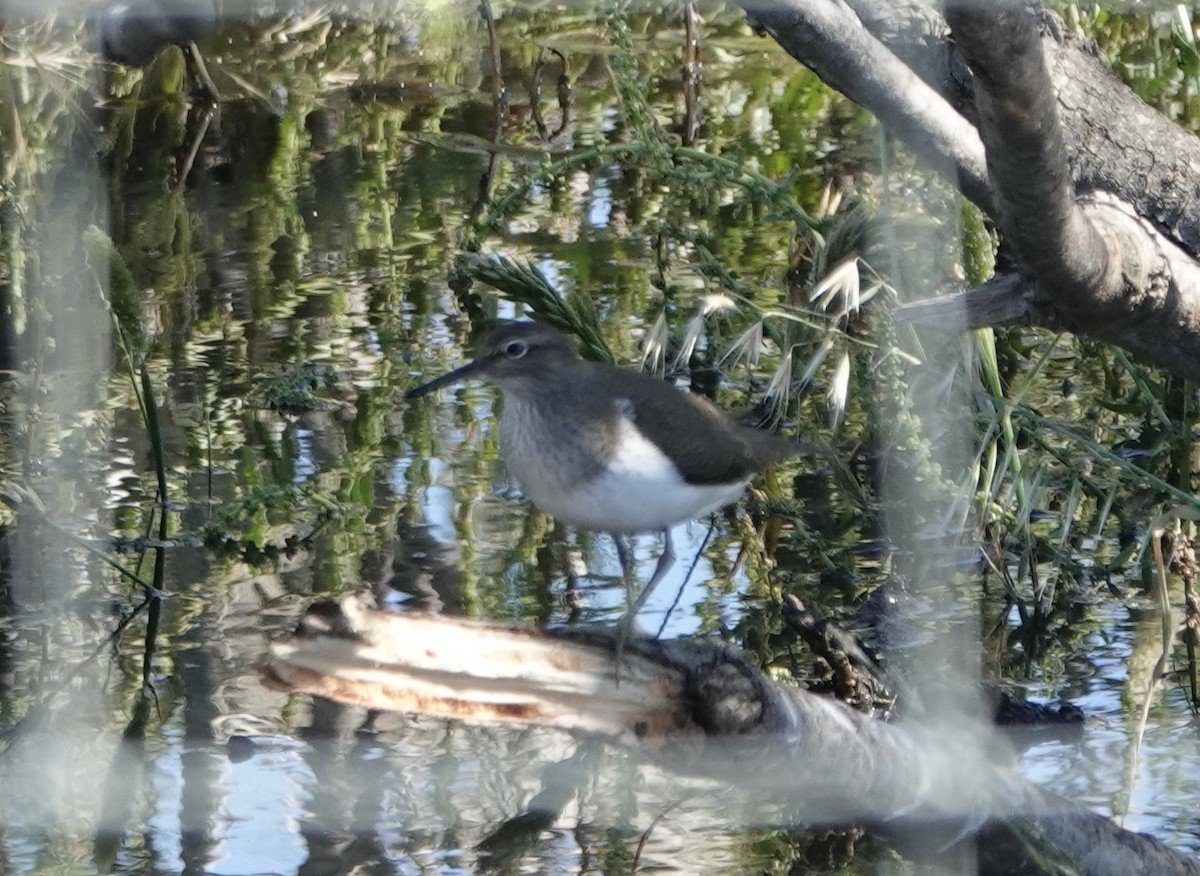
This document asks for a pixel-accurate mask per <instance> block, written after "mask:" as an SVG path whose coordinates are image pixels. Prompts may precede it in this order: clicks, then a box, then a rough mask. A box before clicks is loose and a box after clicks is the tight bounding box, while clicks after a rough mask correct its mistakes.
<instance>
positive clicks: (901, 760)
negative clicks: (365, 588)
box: [264, 597, 1200, 876]
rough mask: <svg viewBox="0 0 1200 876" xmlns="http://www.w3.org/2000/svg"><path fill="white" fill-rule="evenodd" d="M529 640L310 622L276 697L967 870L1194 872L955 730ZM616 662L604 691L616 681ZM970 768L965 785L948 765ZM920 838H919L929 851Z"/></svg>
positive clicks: (276, 651) (745, 667)
mask: <svg viewBox="0 0 1200 876" xmlns="http://www.w3.org/2000/svg"><path fill="white" fill-rule="evenodd" d="M615 645H616V639H615V637H614V636H613V635H610V634H609V633H607V632H604V631H590V630H580V629H578V628H574V629H569V630H564V631H560V632H553V633H551V632H533V631H527V630H511V629H504V628H500V627H496V626H487V625H482V624H474V623H471V622H468V621H463V620H455V619H451V618H444V617H428V616H420V615H396V614H387V613H384V612H378V611H373V610H371V609H368V608H366V607H365V606H364V605H363V604H362V603H361V602H360V601H358V600H356V599H354V598H352V597H351V598H347V599H346V600H343V602H342V603H341V604H340V606H317V607H314V608H313V609H310V611H309V614H308V615H307V616H306V617H305V619H304V621H303V622H302V624H301V627H300V629H299V631H298V632H297V634H296V635H295V636H293V637H291V638H290V639H288V640H286V641H283V642H279V643H277V644H276V645H275V646H274V647H273V648H272V653H271V657H270V660H269V661H268V663H267V665H266V667H265V669H264V674H265V676H266V678H267V679H268V681H270V682H271V683H272V684H274V685H278V686H282V687H284V688H286V689H289V690H295V691H301V692H306V693H311V694H316V695H318V696H322V697H328V698H332V699H336V700H339V701H341V702H348V703H355V704H358V705H363V706H367V707H369V708H376V709H395V710H400V711H405V712H411V713H416V714H423V715H432V716H438V717H446V718H456V719H461V720H466V721H472V722H476V723H485V724H492V723H509V724H518V725H524V726H540V727H554V728H558V729H561V730H565V731H567V732H570V733H573V734H575V735H577V736H579V737H581V738H586V739H602V740H605V741H609V742H614V743H618V744H620V745H623V746H626V747H628V748H631V749H633V750H635V751H637V752H639V753H640V754H642V755H643V756H645V757H649V758H653V759H654V760H656V761H658V762H661V763H663V764H664V765H666V766H667V767H668V768H671V769H674V770H676V771H679V772H684V773H688V774H690V775H698V776H704V777H710V778H716V779H719V780H721V781H722V782H727V783H731V784H734V785H736V786H739V787H742V788H746V789H749V790H752V791H754V792H756V793H757V794H759V795H761V796H762V797H763V798H766V799H770V800H777V801H782V802H786V803H787V804H788V808H789V811H792V812H797V813H799V815H800V817H801V818H803V819H804V820H805V821H807V822H809V823H813V824H846V823H852V822H858V823H867V824H873V825H875V826H876V829H877V830H878V831H880V832H881V833H882V834H884V835H887V836H890V837H894V838H896V841H897V842H898V844H899V846H900V847H901V848H902V849H905V850H907V851H912V850H913V849H915V848H917V847H919V845H922V844H923V845H925V846H926V847H927V848H928V847H930V846H933V847H935V848H941V847H944V846H947V845H951V844H955V843H958V844H963V843H974V845H975V848H976V850H977V852H978V861H979V864H980V872H981V873H1028V872H1051V871H1048V870H1046V869H1045V866H1046V865H1047V864H1048V863H1053V864H1054V865H1055V866H1057V867H1059V868H1060V869H1059V870H1056V871H1054V872H1067V871H1068V870H1065V869H1062V868H1063V867H1064V866H1069V868H1070V870H1069V871H1070V872H1078V873H1084V874H1096V876H1109V874H1112V876H1117V874H1121V876H1137V874H1147V876H1149V874H1172V873H1177V874H1200V865H1198V864H1197V863H1196V862H1195V861H1192V860H1191V859H1189V858H1186V857H1184V856H1182V855H1178V854H1176V853H1175V852H1173V851H1171V850H1170V849H1168V848H1167V847H1166V846H1164V845H1163V844H1162V843H1160V842H1158V841H1157V840H1154V839H1152V838H1151V837H1148V836H1145V835H1144V834H1138V833H1133V832H1131V831H1126V830H1122V829H1121V828H1118V827H1117V826H1116V825H1115V824H1113V823H1112V822H1111V821H1110V820H1108V819H1106V818H1103V817H1102V816H1099V815H1097V814H1095V813H1093V812H1090V811H1088V810H1086V809H1084V808H1083V807H1080V806H1077V805H1075V804H1073V803H1071V802H1069V801H1067V800H1063V799H1061V798H1058V797H1056V796H1054V795H1052V794H1048V793H1046V792H1043V791H1040V790H1039V789H1037V788H1036V787H1034V786H1032V785H1030V784H1029V783H1027V782H1025V781H1023V780H1021V779H1020V778H1018V777H1017V776H1015V775H1013V774H1012V773H1010V772H1009V771H1008V770H1007V769H1006V768H1005V767H1003V766H1001V765H999V764H997V763H996V762H995V759H993V758H989V757H988V756H987V755H988V753H989V751H990V750H991V748H990V746H993V745H994V744H995V743H994V742H991V741H989V740H988V739H987V736H988V734H987V733H986V732H980V731H979V728H976V727H971V728H966V729H965V730H958V731H957V732H956V731H955V729H954V728H938V729H936V730H926V731H923V730H922V729H921V728H918V727H908V728H904V727H899V726H897V725H895V724H888V723H884V722H882V721H876V720H872V719H870V718H868V717H866V716H865V715H863V714H861V713H859V712H856V711H853V710H852V709H850V708H849V707H847V706H845V705H843V704H841V703H839V702H835V701H833V700H829V699H826V698H823V697H818V696H814V695H812V694H809V693H807V692H806V691H803V690H800V689H799V688H796V687H792V686H788V685H782V684H778V683H776V682H774V681H772V680H770V679H768V678H767V677H766V676H764V675H763V674H762V673H760V672H759V671H758V670H757V669H755V668H754V666H753V665H752V664H751V663H750V662H749V660H748V659H747V658H746V657H745V656H744V655H743V654H742V653H741V652H739V651H737V650H736V649H734V648H731V647H729V646H727V645H724V644H722V643H719V642H715V641H713V640H688V639H675V640H671V641H658V640H635V641H632V642H627V643H625V647H624V648H623V650H622V655H621V657H620V658H617V656H616V648H615ZM618 659H620V672H619V677H620V683H619V684H618V683H617V678H618V672H617V669H618V666H617V660H618ZM964 763H970V765H971V768H970V770H964V769H963V768H962V767H963V764H964ZM931 836H932V837H934V838H933V839H931Z"/></svg>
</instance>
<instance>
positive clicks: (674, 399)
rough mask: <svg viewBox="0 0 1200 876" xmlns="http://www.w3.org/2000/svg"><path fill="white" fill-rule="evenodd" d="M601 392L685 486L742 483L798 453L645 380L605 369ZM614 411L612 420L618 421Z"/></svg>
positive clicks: (693, 397) (703, 403)
mask: <svg viewBox="0 0 1200 876" xmlns="http://www.w3.org/2000/svg"><path fill="white" fill-rule="evenodd" d="M604 375H605V382H606V384H607V388H608V389H609V390H610V391H611V392H612V394H613V395H614V396H616V397H618V398H620V397H625V398H628V400H629V404H628V405H625V406H624V410H625V411H626V412H629V413H632V416H633V421H634V425H635V426H637V428H638V430H639V431H641V432H642V434H644V435H645V436H646V437H647V438H649V439H650V440H651V441H653V442H654V443H655V444H657V445H658V446H659V447H661V448H662V449H663V451H664V452H665V453H666V455H667V456H668V457H669V458H670V459H671V461H672V462H673V463H674V464H675V467H676V468H677V469H678V470H679V473H680V475H681V476H682V477H683V479H684V480H685V481H687V482H688V483H690V484H727V483H733V482H735V481H740V480H744V479H745V478H748V477H750V476H751V475H753V474H754V473H755V472H757V471H759V470H760V469H763V468H766V467H767V466H768V465H770V464H771V463H774V462H779V461H780V460H783V459H787V458H788V457H791V456H795V455H796V454H797V453H799V452H800V448H799V447H798V446H797V445H794V444H793V443H792V442H790V441H788V440H787V439H785V438H781V437H779V436H777V435H772V434H770V433H768V432H760V431H758V430H756V429H750V428H747V427H746V426H742V425H739V424H738V423H735V422H734V421H733V420H731V419H730V418H729V417H728V416H727V415H726V414H725V413H724V412H723V411H721V410H720V409H718V408H717V407H715V406H714V405H712V404H710V403H709V402H708V401H707V400H705V399H703V398H701V397H700V396H698V395H694V394H693V393H690V392H686V391H684V390H681V389H679V388H678V387H675V386H672V385H671V384H670V383H667V382H666V381H663V380H658V379H657V378H654V377H651V376H649V375H644V374H637V373H634V372H629V371H621V370H618V369H607V368H606V369H605V370H604ZM620 413H621V411H617V412H616V413H615V414H614V415H619V414H620Z"/></svg>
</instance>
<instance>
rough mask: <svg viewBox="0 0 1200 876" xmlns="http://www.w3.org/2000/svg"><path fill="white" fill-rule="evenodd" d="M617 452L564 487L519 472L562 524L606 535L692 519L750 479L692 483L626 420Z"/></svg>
mask: <svg viewBox="0 0 1200 876" xmlns="http://www.w3.org/2000/svg"><path fill="white" fill-rule="evenodd" d="M616 446H617V453H616V454H615V455H614V456H613V457H612V459H610V460H609V463H608V465H607V467H606V468H605V469H604V470H603V471H602V472H601V473H600V474H598V475H596V476H594V477H592V478H588V479H581V480H579V481H575V482H571V483H564V482H561V481H559V480H558V479H554V478H547V477H545V476H544V475H545V472H533V471H530V472H526V473H525V476H522V475H521V474H520V473H517V480H518V481H519V482H520V483H521V487H522V489H523V490H524V491H525V493H526V494H527V495H528V496H529V498H530V499H531V500H533V503H534V504H535V505H537V506H538V507H539V508H541V509H542V510H543V511H545V512H546V513H547V514H550V515H551V516H553V517H555V518H557V519H558V520H560V521H562V522H563V523H567V524H569V525H571V526H577V527H579V528H581V529H591V530H598V531H603V532H630V533H632V532H649V531H652V530H658V529H664V528H666V527H668V526H672V525H674V524H676V523H682V522H684V521H686V520H694V519H696V518H697V517H702V516H704V515H705V514H708V513H709V512H711V511H715V510H717V509H718V508H721V507H724V506H725V505H728V504H729V503H730V502H733V501H736V500H737V498H738V497H739V496H741V495H742V491H743V490H745V488H746V484H747V483H748V482H749V478H747V479H745V480H740V481H735V482H733V483H728V484H706V485H697V484H689V483H688V482H687V481H685V480H684V479H683V478H682V477H680V475H679V472H678V471H676V469H675V466H674V465H673V464H672V463H671V460H670V459H668V458H667V456H666V455H665V454H664V453H663V452H662V451H661V450H659V449H658V447H656V446H655V445H654V444H653V443H652V442H651V441H648V440H647V439H646V438H644V437H643V436H642V434H641V433H640V432H638V431H637V429H636V428H634V426H633V424H632V423H629V422H628V421H624V420H623V421H622V423H621V435H620V438H619V440H618V441H617V443H616Z"/></svg>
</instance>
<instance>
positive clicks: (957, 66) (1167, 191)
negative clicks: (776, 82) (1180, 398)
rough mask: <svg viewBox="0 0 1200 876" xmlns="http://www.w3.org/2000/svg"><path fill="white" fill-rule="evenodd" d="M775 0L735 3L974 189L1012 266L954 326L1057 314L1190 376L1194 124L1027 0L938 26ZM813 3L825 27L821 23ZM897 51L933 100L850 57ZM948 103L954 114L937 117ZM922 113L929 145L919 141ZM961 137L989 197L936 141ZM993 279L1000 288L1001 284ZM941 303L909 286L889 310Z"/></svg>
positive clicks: (908, 6) (1195, 342)
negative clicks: (917, 105)
mask: <svg viewBox="0 0 1200 876" xmlns="http://www.w3.org/2000/svg"><path fill="white" fill-rule="evenodd" d="M786 3H788V4H789V5H786V6H784V7H780V8H777V9H776V11H774V12H770V11H767V10H765V9H763V8H760V7H759V6H758V5H756V4H754V3H752V2H750V0H747V4H748V5H747V9H748V12H747V14H748V16H749V18H750V20H751V21H752V22H753V23H756V24H763V25H764V27H765V29H766V30H767V31H768V32H769V33H770V34H771V35H772V36H773V37H774V38H775V39H776V40H777V41H778V42H779V43H780V45H781V46H783V47H784V48H785V49H786V50H787V51H788V52H789V53H791V54H792V55H793V56H794V57H796V58H797V59H798V60H800V61H801V62H802V63H805V64H807V65H808V66H810V67H812V68H813V69H814V70H815V71H816V72H817V74H818V75H820V76H821V77H822V79H823V80H824V81H825V82H827V83H828V84H829V85H831V86H832V87H834V88H836V89H838V90H839V91H842V92H843V93H845V94H846V95H847V96H849V97H851V98H852V99H854V100H855V101H857V102H859V103H860V104H862V105H863V106H864V107H866V108H867V109H869V110H870V111H872V112H873V113H875V114H876V115H877V116H878V117H879V118H880V120H881V121H882V122H883V123H884V125H885V126H887V127H888V128H889V129H890V130H892V131H893V133H895V134H896V135H897V136H898V137H899V138H900V139H902V140H904V141H905V142H906V143H908V144H909V146H910V148H912V149H913V151H914V152H915V153H916V154H917V155H918V156H920V157H921V158H923V159H924V160H926V161H927V162H928V163H929V164H930V165H931V166H932V167H933V168H934V169H935V170H937V171H938V172H940V173H942V174H943V175H944V176H945V177H946V178H947V179H948V180H950V181H951V182H952V183H953V184H955V185H957V186H959V188H960V190H962V191H963V194H964V195H966V196H967V197H968V198H970V199H971V200H973V201H975V202H976V203H977V204H980V206H981V207H983V208H984V210H985V212H987V213H988V215H990V216H991V217H992V218H993V220H995V221H996V222H997V224H999V226H1000V227H1001V230H1002V232H1003V234H1004V237H1005V240H1006V242H1008V243H1011V244H1012V245H1013V248H1014V249H1015V250H1016V251H1017V253H1018V255H1019V257H1020V260H1021V262H1020V276H1019V277H1018V278H1014V279H1012V280H1007V281H1004V282H1003V283H1001V284H1000V285H990V286H989V287H984V288H981V289H980V290H974V291H973V292H971V293H967V294H966V295H964V296H960V298H959V300H958V301H957V302H955V303H954V304H952V305H949V307H950V308H951V311H953V310H954V309H957V311H958V312H959V313H962V314H963V315H964V317H965V318H964V320H963V323H962V325H963V326H972V327H976V326H979V325H986V324H992V325H996V324H1005V323H1011V322H1014V321H1025V322H1028V323H1029V324H1032V325H1041V326H1047V327H1053V328H1069V329H1071V330H1073V331H1075V332H1077V333H1079V334H1082V335H1086V336H1089V337H1093V338H1097V339H1100V340H1105V341H1109V342H1111V343H1114V344H1118V345H1120V346H1123V347H1125V348H1126V349H1129V350H1131V351H1133V352H1134V353H1136V354H1138V355H1139V356H1141V357H1142V358H1144V359H1145V360H1147V361H1149V362H1152V363H1154V364H1157V365H1160V366H1162V367H1164V368H1166V369H1168V370H1170V371H1172V372H1174V373H1176V374H1179V375H1181V376H1184V377H1187V378H1189V379H1193V380H1196V379H1200V265H1198V264H1197V261H1196V256H1197V253H1198V252H1200V174H1198V173H1197V172H1196V169H1197V168H1200V139H1197V138H1196V137H1194V136H1193V135H1191V134H1190V133H1188V132H1186V131H1184V130H1182V129H1180V128H1178V127H1177V126H1175V125H1173V124H1172V123H1171V122H1169V121H1168V120H1167V119H1165V118H1163V117H1162V116H1161V115H1160V114H1158V113H1157V112H1155V111H1154V110H1153V109H1152V108H1150V107H1148V106H1146V105H1145V104H1144V103H1143V102H1142V101H1140V100H1139V99H1138V98H1137V96H1136V95H1134V94H1133V93H1132V92H1131V91H1130V90H1129V89H1128V88H1126V87H1124V85H1122V84H1121V83H1120V82H1119V81H1118V80H1117V79H1116V77H1115V76H1114V75H1113V74H1112V72H1111V71H1110V70H1108V69H1107V67H1105V65H1104V64H1103V63H1102V62H1101V61H1100V60H1099V59H1098V58H1097V57H1096V53H1095V49H1094V47H1093V46H1092V45H1090V44H1089V43H1087V42H1086V41H1084V40H1082V39H1080V38H1078V37H1076V36H1073V35H1070V34H1066V33H1064V31H1063V28H1062V24H1061V22H1060V21H1059V20H1058V19H1057V18H1056V17H1054V16H1053V15H1052V14H1051V13H1049V12H1047V11H1046V10H1044V9H1043V8H1041V7H1040V6H1039V5H1037V4H1034V3H1016V2H953V3H949V4H948V5H947V7H946V8H947V17H948V18H949V25H948V24H947V21H946V20H945V19H943V18H942V17H941V16H939V15H938V14H937V12H936V11H935V10H934V9H932V8H930V7H928V6H926V5H924V4H921V3H917V2H915V0H895V2H891V3H886V4H878V3H869V2H868V0H804V2H801V0H786ZM828 20H836V21H838V22H839V27H838V28H836V29H835V28H829V27H822V26H821V24H822V23H823V22H826V21H828ZM851 21H853V22H856V23H857V31H856V30H855V27H854V25H852V24H851V23H850V22H851ZM764 22H765V24H764ZM950 25H953V27H951V26H950ZM847 34H848V35H849V36H847ZM864 34H865V35H866V36H864ZM839 40H844V42H843V43H839V42H838V41H839ZM847 56H855V57H854V59H853V60H852V61H850V60H846V57H847ZM864 56H865V57H864ZM894 64H900V65H901V66H904V67H905V68H906V69H907V70H908V71H909V75H910V77H912V78H913V79H916V80H917V81H918V82H919V83H920V88H921V89H922V92H921V93H922V94H929V95H933V96H934V98H935V99H936V101H937V102H938V103H937V104H931V106H936V107H937V109H936V110H931V111H930V112H929V113H927V114H926V115H924V116H922V115H919V114H917V115H911V114H906V106H907V98H906V96H905V95H903V94H900V93H899V91H900V89H899V88H897V87H895V86H894V83H898V82H901V81H905V82H909V81H911V80H902V79H900V78H899V77H891V76H889V77H871V76H866V75H859V74H858V73H856V72H855V71H859V70H867V71H869V70H873V69H888V70H890V69H892V65H894ZM922 99H924V98H922ZM946 113H951V114H954V115H955V116H956V117H957V118H959V119H961V120H962V123H963V124H962V125H954V126H947V125H944V124H942V123H940V122H938V121H937V119H939V118H941V117H943V116H944V115H945V114H946ZM897 117H899V118H902V119H904V120H905V121H904V122H903V123H902V124H896V123H895V122H894V121H892V120H893V119H895V118H897ZM931 117H932V118H931ZM922 126H925V128H926V134H925V135H924V136H932V138H933V139H934V140H935V141H936V142H938V143H939V145H938V146H937V148H936V149H931V148H930V147H929V146H924V145H922V142H921V140H922V136H923V135H922V130H921V128H922ZM964 126H965V132H964ZM976 126H977V127H976ZM976 136H977V137H979V138H980V141H981V142H982V143H984V144H985V146H986V153H987V159H986V163H987V168H988V171H987V176H986V180H987V182H988V184H989V194H990V195H991V198H990V200H988V201H984V200H982V199H981V198H979V197H978V192H977V191H976V190H974V189H970V190H969V189H968V188H967V187H966V186H964V184H963V181H962V178H961V176H960V170H959V168H958V166H957V165H956V164H955V163H954V162H953V161H949V162H948V161H947V158H946V156H953V155H970V154H972V150H973V149H974V145H973V141H972V138H973V137H976ZM948 167H949V168H950V169H949V170H948V169H947V168H948ZM968 178H970V177H969V175H968ZM1004 288H1009V289H1010V290H1011V291H1012V292H1013V294H1014V296H1015V298H1014V300H1012V301H1008V302H1002V301H1001V300H1000V299H1001V297H1002V289H1004ZM980 305H983V306H984V307H985V309H984V310H976V308H977V307H978V306H980ZM946 312H947V310H946V308H945V306H942V305H933V304H927V303H924V302H921V303H918V304H916V305H911V306H910V308H909V310H908V311H907V312H902V313H901V315H900V316H901V318H902V319H908V320H910V321H918V320H922V321H923V320H924V319H925V318H926V317H928V316H930V315H932V314H937V315H938V316H939V317H940V316H944V315H945V313H946ZM997 315H998V316H997ZM993 320H998V321H993Z"/></svg>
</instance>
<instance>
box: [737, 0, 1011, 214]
mask: <svg viewBox="0 0 1200 876" xmlns="http://www.w3.org/2000/svg"><path fill="white" fill-rule="evenodd" d="M742 5H743V8H745V10H746V15H747V18H748V19H749V20H750V22H751V24H752V25H753V26H754V27H756V28H757V29H760V30H762V31H765V32H766V33H769V34H770V35H771V36H772V38H774V39H775V41H776V42H778V43H779V45H780V46H782V47H783V48H784V50H785V51H786V52H787V53H788V54H790V55H791V56H792V57H793V58H795V59H796V60H798V61H800V63H802V64H804V65H805V66H806V67H808V68H809V69H811V70H812V71H813V72H814V73H816V74H817V76H819V77H820V78H821V81H823V82H824V83H825V84H827V85H829V86H830V87H831V88H834V89H836V90H837V91H840V92H841V93H842V94H844V95H846V96H847V97H848V98H850V99H851V100H853V101H854V102H855V103H858V104H861V105H862V106H864V107H866V108H867V109H869V110H870V111H871V112H872V113H874V114H875V115H876V116H877V117H878V118H879V120H880V121H881V122H882V123H883V124H884V125H885V126H886V127H887V128H888V130H889V131H891V132H892V133H893V134H895V135H896V136H897V137H899V138H900V139H901V140H903V141H904V142H905V143H906V144H907V145H908V147H909V148H910V149H912V150H913V151H914V152H915V153H916V154H917V155H919V156H920V157H921V159H922V160H923V161H925V162H926V163H927V164H929V165H930V166H931V167H932V168H934V169H935V170H936V171H937V172H939V173H941V174H942V175H943V176H946V177H947V178H948V179H950V180H952V181H953V182H954V183H955V185H957V186H958V188H959V190H960V191H961V192H962V193H963V194H964V195H966V197H967V198H969V199H970V200H971V201H973V202H974V203H975V204H977V205H979V207H980V208H981V209H982V210H983V211H984V212H986V213H989V214H991V213H992V212H993V207H992V192H991V186H990V184H989V182H988V177H987V167H986V161H985V159H984V153H983V144H982V143H981V142H980V140H979V135H978V134H977V133H976V131H975V129H974V128H973V127H972V125H971V124H970V122H968V121H967V120H966V119H964V118H963V117H962V116H961V115H959V114H958V113H957V112H955V111H954V109H953V108H952V107H951V106H950V104H949V103H947V102H946V100H945V99H943V98H942V97H941V96H940V95H939V94H938V93H937V92H935V91H934V90H933V89H932V88H930V87H929V85H928V84H926V83H925V82H924V81H922V80H921V79H920V78H919V77H918V76H917V75H916V74H915V73H913V71H912V70H911V69H910V68H909V67H908V66H907V65H906V64H905V63H904V62H903V61H901V60H900V59H899V58H897V57H896V56H895V55H893V54H892V53H891V52H890V51H888V49H887V48H886V47H885V46H884V45H883V44H882V43H881V42H879V41H878V40H877V39H875V37H873V36H872V35H871V34H870V33H869V32H868V31H867V30H866V29H865V28H863V26H862V23H861V22H860V21H859V20H858V18H857V17H856V16H855V15H854V14H853V13H852V12H851V11H850V9H849V7H847V6H846V5H845V4H843V3H839V2H836V0H769V2H766V3H762V2H761V0H742Z"/></svg>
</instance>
